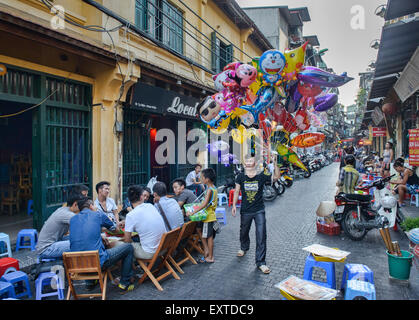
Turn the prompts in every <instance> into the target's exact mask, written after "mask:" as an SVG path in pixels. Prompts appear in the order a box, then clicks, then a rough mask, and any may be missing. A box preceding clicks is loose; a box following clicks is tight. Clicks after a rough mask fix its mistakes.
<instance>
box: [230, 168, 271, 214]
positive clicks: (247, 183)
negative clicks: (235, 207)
mask: <svg viewBox="0 0 419 320" xmlns="http://www.w3.org/2000/svg"><path fill="white" fill-rule="evenodd" d="M271 177H272V175H271V174H270V173H269V171H267V170H264V171H263V172H261V173H259V174H257V175H256V176H254V177H253V178H249V177H248V176H247V175H245V174H244V173H241V174H240V175H239V176H238V177H237V179H236V183H237V184H239V185H240V190H241V193H242V202H241V208H240V213H254V212H257V211H261V210H264V209H265V204H264V203H263V186H264V185H265V183H266V182H267V181H271Z"/></svg>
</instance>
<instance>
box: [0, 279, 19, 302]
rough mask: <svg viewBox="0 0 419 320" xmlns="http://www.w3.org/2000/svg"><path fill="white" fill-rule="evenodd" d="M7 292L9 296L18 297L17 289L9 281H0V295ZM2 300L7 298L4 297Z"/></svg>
mask: <svg viewBox="0 0 419 320" xmlns="http://www.w3.org/2000/svg"><path fill="white" fill-rule="evenodd" d="M4 294H7V298H16V295H15V289H14V288H13V285H12V284H11V283H9V282H5V281H0V296H2V295H4ZM2 300H6V299H5V298H3V299H2Z"/></svg>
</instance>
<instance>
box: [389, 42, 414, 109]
mask: <svg viewBox="0 0 419 320" xmlns="http://www.w3.org/2000/svg"><path fill="white" fill-rule="evenodd" d="M394 90H395V91H396V93H397V95H398V96H399V98H400V100H401V101H402V102H405V101H406V100H407V99H408V98H409V97H410V96H412V95H413V94H414V93H415V92H416V91H418V90H419V46H418V48H417V49H416V51H415V53H414V54H413V57H412V59H411V60H410V61H409V63H408V64H407V66H406V68H405V69H404V70H403V73H402V75H401V77H400V79H399V80H397V82H396V84H395V85H394Z"/></svg>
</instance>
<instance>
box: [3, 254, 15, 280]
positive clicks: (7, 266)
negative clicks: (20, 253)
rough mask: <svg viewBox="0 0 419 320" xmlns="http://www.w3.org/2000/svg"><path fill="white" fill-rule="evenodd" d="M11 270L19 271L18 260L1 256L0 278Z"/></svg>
mask: <svg viewBox="0 0 419 320" xmlns="http://www.w3.org/2000/svg"><path fill="white" fill-rule="evenodd" d="M12 271H19V261H18V260H16V259H14V258H1V259H0V278H1V277H2V276H3V275H4V274H6V273H8V272H12Z"/></svg>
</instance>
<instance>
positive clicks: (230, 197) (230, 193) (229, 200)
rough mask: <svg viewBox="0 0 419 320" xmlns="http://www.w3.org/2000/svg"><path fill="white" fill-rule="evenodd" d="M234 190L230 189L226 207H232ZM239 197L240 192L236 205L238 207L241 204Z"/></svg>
mask: <svg viewBox="0 0 419 320" xmlns="http://www.w3.org/2000/svg"><path fill="white" fill-rule="evenodd" d="M234 191H235V190H234V189H231V190H230V192H229V193H228V206H229V207H231V206H232V205H233V199H234ZM241 195H242V192H241V191H240V193H239V197H240V198H239V199H238V200H237V205H240V204H241V203H242V201H241Z"/></svg>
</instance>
